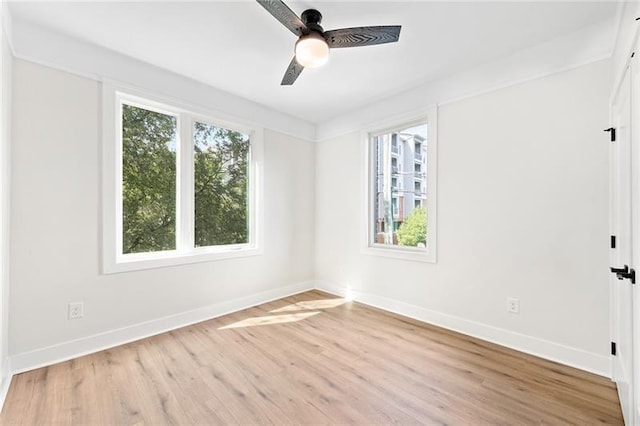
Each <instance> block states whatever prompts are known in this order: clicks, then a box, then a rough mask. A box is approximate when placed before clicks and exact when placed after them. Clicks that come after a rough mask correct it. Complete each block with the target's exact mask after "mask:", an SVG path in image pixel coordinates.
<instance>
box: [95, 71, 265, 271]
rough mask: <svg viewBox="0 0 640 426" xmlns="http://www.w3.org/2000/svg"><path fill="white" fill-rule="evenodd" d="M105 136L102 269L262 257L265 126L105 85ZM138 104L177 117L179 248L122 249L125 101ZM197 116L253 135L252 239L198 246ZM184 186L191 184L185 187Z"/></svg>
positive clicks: (250, 186)
mask: <svg viewBox="0 0 640 426" xmlns="http://www.w3.org/2000/svg"><path fill="white" fill-rule="evenodd" d="M102 94H103V104H102V111H103V120H102V128H103V140H102V156H103V157H102V158H103V161H102V172H103V173H102V179H103V180H102V215H103V221H102V269H101V272H102V273H103V274H110V273H118V272H126V271H137V270H142V269H151V268H159V267H167V266H175V265H183V264H189V263H198V262H206V261H217V260H225V259H230V258H237V257H246V256H259V255H262V254H263V253H264V248H263V245H262V240H263V236H262V233H263V229H264V224H263V214H262V208H261V205H262V203H263V198H264V194H263V190H264V184H263V181H264V177H263V161H264V160H263V153H264V147H263V145H264V131H263V129H262V128H260V127H257V126H252V125H251V124H249V123H246V122H240V123H234V122H231V121H228V120H226V119H220V118H217V117H212V116H211V115H210V114H208V113H206V112H204V111H202V110H199V109H198V110H196V111H192V110H190V109H188V107H185V105H184V104H182V105H173V104H170V103H167V102H165V100H164V99H162V98H160V97H157V96H154V95H152V94H146V93H141V92H139V91H133V93H131V92H129V91H124V90H121V89H120V88H119V87H116V86H113V85H111V84H107V83H105V84H103V87H102ZM124 104H127V105H133V106H136V107H139V108H144V109H148V110H152V111H155V112H158V113H160V114H165V115H171V116H173V117H175V118H176V126H177V129H176V130H177V132H178V134H177V141H176V179H177V181H176V190H177V194H176V200H177V202H178V204H177V208H176V248H175V250H166V251H161V252H153V253H136V254H123V253H122V223H121V218H122V185H121V182H122V163H121V161H120V159H121V157H122V132H120V131H119V130H118V129H121V128H122V122H121V120H122V110H121V108H122V105H124ZM193 120H198V121H202V122H206V123H212V124H214V125H216V126H220V127H225V128H228V129H233V130H237V131H241V132H243V133H245V134H248V135H250V141H251V150H250V157H249V189H248V197H249V241H248V243H246V244H233V245H224V246H215V247H194V246H193V231H192V227H193V213H192V211H193V205H194V202H193V191H192V190H191V189H192V188H193V164H192V161H193V147H192V146H191V141H192V139H193V138H192V136H191V123H192V121H193ZM182 189H186V190H185V191H182Z"/></svg>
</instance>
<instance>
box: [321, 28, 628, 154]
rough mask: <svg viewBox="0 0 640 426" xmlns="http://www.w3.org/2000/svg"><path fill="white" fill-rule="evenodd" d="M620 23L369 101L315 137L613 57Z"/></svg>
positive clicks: (325, 124) (323, 125) (338, 133)
mask: <svg viewBox="0 0 640 426" xmlns="http://www.w3.org/2000/svg"><path fill="white" fill-rule="evenodd" d="M615 25H616V22H615V20H614V19H610V20H607V21H603V22H599V23H596V24H593V25H590V26H587V27H584V28H582V29H580V30H578V31H576V32H574V33H571V34H568V35H566V36H562V37H559V38H555V39H552V40H549V41H548V42H544V43H541V44H538V45H535V46H532V47H530V48H527V49H522V50H519V51H517V52H515V53H513V54H512V55H509V56H506V57H502V58H499V59H497V60H495V61H491V62H488V63H486V64H482V65H479V66H477V67H474V68H470V69H467V70H464V71H461V72H459V73H456V74H453V75H450V76H447V77H444V78H442V79H439V80H433V81H428V82H424V83H422V84H419V85H414V86H412V87H407V89H406V90H405V91H399V92H398V93H393V94H390V95H389V96H384V97H381V98H376V99H369V100H368V101H367V103H366V105H363V106H362V107H361V108H357V109H355V110H353V111H350V112H348V113H344V114H340V115H339V116H336V117H335V118H333V119H329V120H325V121H323V122H321V123H319V124H318V127H317V130H316V140H317V142H320V143H321V142H322V141H326V140H330V139H333V138H336V137H338V136H342V135H345V134H349V133H353V132H357V131H360V130H361V129H363V128H367V127H369V126H368V123H371V122H375V121H376V120H378V119H379V120H385V119H386V117H388V116H390V115H393V114H395V113H397V112H406V111H412V110H416V109H418V108H421V107H422V106H424V105H432V104H438V105H445V104H447V103H451V102H457V101H460V100H463V99H468V98H472V97H475V96H479V95H483V94H486V93H490V92H493V91H496V90H500V89H504V88H506V87H511V86H514V85H517V84H521V83H525V82H528V81H533V80H537V79H540V78H543V77H547V76H551V75H554V74H558V73H561V72H565V71H569V70H572V69H575V68H578V67H581V66H584V65H587V64H591V63H593V62H597V61H600V60H604V59H608V58H610V57H611V54H612V53H613V52H612V48H613V40H610V39H612V38H613V36H609V34H610V33H611V32H612V28H613V27H615ZM576 46H580V49H576Z"/></svg>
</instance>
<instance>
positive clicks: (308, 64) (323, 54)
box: [295, 33, 329, 68]
mask: <svg viewBox="0 0 640 426" xmlns="http://www.w3.org/2000/svg"><path fill="white" fill-rule="evenodd" d="M295 51H296V61H298V63H299V64H300V65H302V66H303V67H305V68H316V67H320V66H322V65H324V64H326V63H327V61H328V60H329V45H328V44H327V42H326V40H325V39H324V38H323V37H322V36H321V35H320V34H316V33H311V34H308V35H304V36H302V37H300V38H299V39H298V41H297V42H296V49H295Z"/></svg>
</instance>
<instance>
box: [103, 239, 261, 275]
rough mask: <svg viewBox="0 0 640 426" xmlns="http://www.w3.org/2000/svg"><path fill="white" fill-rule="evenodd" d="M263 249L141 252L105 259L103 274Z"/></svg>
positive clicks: (254, 253)
mask: <svg viewBox="0 0 640 426" xmlns="http://www.w3.org/2000/svg"><path fill="white" fill-rule="evenodd" d="M261 254H263V250H262V249H260V248H258V247H250V246H244V247H242V246H241V247H233V248H223V249H218V248H204V247H203V248H196V249H194V250H193V251H189V252H183V253H179V252H177V251H165V252H159V253H153V254H147V253H141V254H134V255H127V256H120V257H116V258H113V259H105V262H104V264H103V268H102V273H103V274H117V273H120V272H131V271H140V270H145V269H157V268H166V267H170V266H180V265H188V264H192V263H202V262H213V261H218V260H226V259H236V258H241V257H250V256H259V255H261Z"/></svg>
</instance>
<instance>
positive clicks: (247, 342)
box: [0, 290, 622, 425]
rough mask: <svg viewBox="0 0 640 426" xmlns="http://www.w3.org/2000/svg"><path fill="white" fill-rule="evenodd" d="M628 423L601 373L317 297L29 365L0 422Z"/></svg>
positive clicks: (271, 304)
mask: <svg viewBox="0 0 640 426" xmlns="http://www.w3.org/2000/svg"><path fill="white" fill-rule="evenodd" d="M596 423H597V424H622V414H621V412H620V405H619V401H618V398H617V394H616V389H615V385H614V384H613V383H612V382H611V381H610V380H609V379H606V378H604V377H600V376H597V375H594V374H590V373H587V372H584V371H580V370H576V369H574V368H571V367H567V366H564V365H560V364H556V363H553V362H550V361H546V360H543V359H540V358H536V357H533V356H530V355H526V354H522V353H520V352H517V351H514V350H512V349H509V348H504V347H501V346H498V345H494V344H491V343H488V342H484V341H481V340H478V339H474V338H471V337H468V336H464V335H461V334H458V333H454V332H451V331H448V330H444V329H442V328H439V327H436V326H433V325H429V324H423V323H421V322H419V321H416V320H413V319H409V318H405V317H402V316H399V315H395V314H392V313H389V312H385V311H382V310H379V309H375V308H372V307H368V306H364V305H361V304H358V303H354V302H347V301H345V300H343V299H340V298H337V297H335V296H332V295H329V294H326V293H323V292H320V291H315V290H314V291H309V292H305V293H301V294H297V295H294V296H291V297H287V298H284V299H280V300H275V301H273V302H269V303H265V304H263V305H260V306H256V307H253V308H250V309H245V310H243V311H240V312H236V313H233V314H230V315H226V316H223V317H220V318H216V319H213V320H210V321H205V322H202V323H199V324H195V325H193V326H190V327H185V328H182V329H179V330H174V331H171V332H168V333H163V334H161V335H158V336H154V337H151V338H148V339H144V340H141V341H137V342H133V343H130V344H127V345H123V346H120V347H117V348H112V349H109V350H106V351H102V352H98V353H95V354H91V355H87V356H84V357H80V358H77V359H74V360H71V361H67V362H63V363H59V364H56V365H52V366H49V367H44V368H41V369H37V370H33V371H30V372H26V373H22V374H19V375H17V376H15V377H14V378H13V380H12V383H11V387H10V389H9V393H8V395H7V399H6V402H5V406H4V409H3V412H2V413H1V414H0V424H3V425H5V424H6V425H49V424H51V425H54V424H56V425H57V424H65V425H101V424H105V425H120V424H129V425H148V424H153V425H156V424H167V425H170V424H176V425H178V424H179V425H187V424H194V425H195V424H207V425H209V424H277V425H297V424H367V425H368V424H403V425H405V424H406V425H412V424H429V425H431V424H460V425H469V424H472V425H476V424H491V425H502V424H504V425H513V424H520V425H529V424H531V425H533V424H536V425H539V424H552V425H560V424H580V425H582V424H596Z"/></svg>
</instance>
